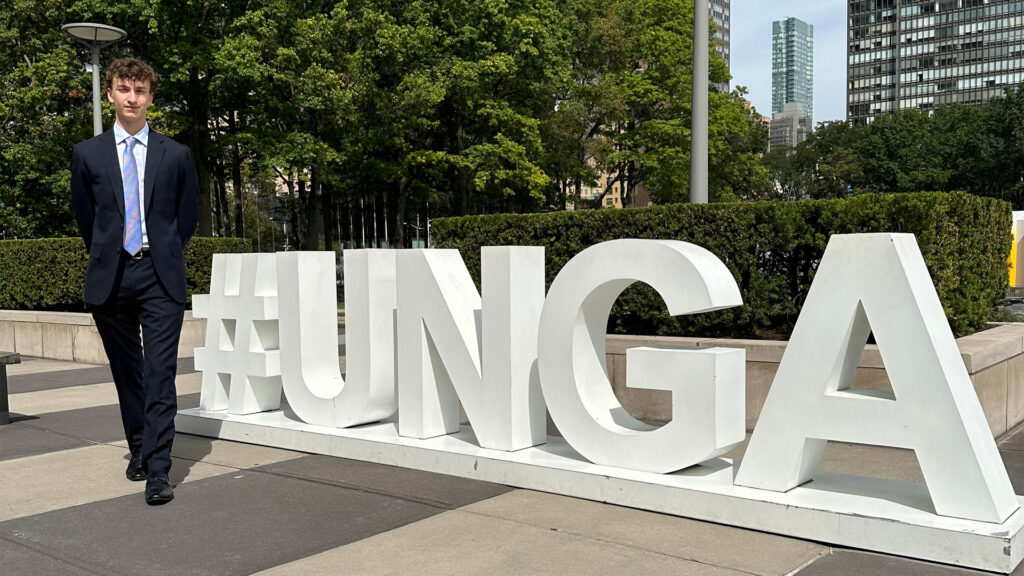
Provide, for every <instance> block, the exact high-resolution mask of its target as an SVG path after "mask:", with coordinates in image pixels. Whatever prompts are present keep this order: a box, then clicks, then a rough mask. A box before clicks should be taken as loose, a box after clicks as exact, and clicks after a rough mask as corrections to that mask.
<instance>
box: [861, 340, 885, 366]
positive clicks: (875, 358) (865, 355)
mask: <svg viewBox="0 0 1024 576" xmlns="http://www.w3.org/2000/svg"><path fill="white" fill-rule="evenodd" d="M857 367H858V368H885V364H884V363H883V362H882V354H881V353H880V352H879V351H878V346H877V345H875V344H868V345H867V346H864V352H862V353H861V355H860V360H859V361H858V362H857Z"/></svg>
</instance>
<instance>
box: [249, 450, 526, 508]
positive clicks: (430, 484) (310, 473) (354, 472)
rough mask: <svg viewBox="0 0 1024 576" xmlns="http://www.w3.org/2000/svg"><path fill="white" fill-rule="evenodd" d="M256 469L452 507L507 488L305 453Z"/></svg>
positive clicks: (492, 494) (482, 498)
mask: <svg viewBox="0 0 1024 576" xmlns="http://www.w3.org/2000/svg"><path fill="white" fill-rule="evenodd" d="M258 470H262V471H266V472H272V473H274V474H282V475H287V476H292V477H295V478H304V479H307V480H313V481H316V482H324V483H327V484H333V485H335V486H344V487H346V488H353V489H357V490H365V491H368V492H374V493H376V494H384V495H388V496H395V497H398V498H402V499H405V500H412V501H415V502H422V503H424V504H429V505H431V506H437V507H440V508H447V509H454V508H458V507H460V506H465V505H467V504H471V503H473V502H477V501H479V500H484V499H486V498H492V497H494V496H497V495H499V494H504V493H506V492H508V491H510V490H511V488H509V487H508V486H502V485H500V484H491V483H489V482H480V481H477V480H470V479H468V478H459V477H456V476H446V475H444V474H434V473H431V472H423V471H420V470H411V469H408V468H398V467H395V466H386V465H383V464H374V463H372V462H361V461H358V460H348V459H345V458H334V457H331V456H319V455H314V456H305V457H303V458H297V459H294V460H288V461H286V462H280V463H277V464H271V465H269V466H263V467H261V468H258Z"/></svg>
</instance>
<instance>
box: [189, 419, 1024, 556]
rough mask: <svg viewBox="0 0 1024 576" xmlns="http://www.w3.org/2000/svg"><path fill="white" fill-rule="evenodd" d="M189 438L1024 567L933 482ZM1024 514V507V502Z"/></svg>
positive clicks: (265, 424) (560, 447) (335, 432)
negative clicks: (939, 497)
mask: <svg viewBox="0 0 1024 576" xmlns="http://www.w3.org/2000/svg"><path fill="white" fill-rule="evenodd" d="M175 424H176V428H177V431H178V432H183V433H186V434H196V435H199V436H208V437H212V438H220V439H224V440H234V441H239V442H248V443H252V444H259V445H262V446H272V447H275V448H283V449H288V450H300V451H304V452H311V453H315V454H324V455H328V456H337V457H341V458H350V459H354V460H363V461H367V462H376V463H380V464H388V465H393V466H401V467H403V468H413V469H417V470H424V471H428V472H436V473H440V474H449V475H453V476H461V477H465V478H472V479H475V480H482V481H486V482H495V483H498V484H505V485H509V486H514V487H517V488H525V489H530V490H539V491H543V492H552V493H556V494H563V495H566V496H572V497H576V498H585V499H588V500H596V501H600V502H608V503H610V504H617V505H621V506H629V507H631V508H639V509H643V510H650V511H652V512H660V513H665V514H672V515H675V516H684V517H687V518H694V519H697V520H705V521H708V522H717V523H720V524H727V525H731V526H738V527H742V528H750V529H753V530H760V531H763V532H771V533H775V534H780V535H784V536H792V537H794V538H803V539H807V540H814V541H819V542H825V543H829V544H835V545H839V546H846V547H850V548H860V549H865V550H872V551H876V552H883V553H886V554H895V555H900V556H908V557H912V558H919V559H924V560H931V561H935V562H942V563H946V564H954V565H957V566H965V567H969V568H978V569H982V570H990V571H993V572H1002V573H1009V572H1011V571H1013V569H1014V568H1016V567H1017V565H1018V564H1020V562H1021V560H1022V559H1024V541H1022V540H1021V531H1022V528H1024V510H1017V511H1016V512H1014V513H1013V514H1012V515H1011V516H1010V517H1009V518H1008V519H1007V520H1006V521H1005V522H1003V523H1002V524H992V523H986V522H977V521H971V520H961V519H957V518H951V517H944V516H938V515H936V514H935V512H934V510H933V508H932V503H931V498H930V497H929V495H928V491H927V488H926V487H925V486H924V485H923V484H914V483H907V482H898V481H894V480H882V479H875V478H865V477H860V476H848V475H843V474H833V473H827V472H817V473H816V474H815V475H814V480H813V481H811V482H809V483H807V484H804V485H802V486H799V487H796V488H793V489H792V490H789V491H788V492H769V491H764V490H758V489H753V488H746V487H742V486H734V485H733V482H732V481H733V475H734V474H735V469H734V466H733V463H732V462H731V461H730V460H726V459H722V458H715V459H713V460H710V461H708V462H705V463H704V464H702V465H699V466H693V467H690V468H687V469H685V470H682V471H680V472H676V473H674V474H655V473H650V472H641V471H635V470H627V469H623V468H615V467H611V466H600V465H596V464H592V463H590V462H588V461H586V460H585V459H584V458H583V457H582V456H580V455H578V454H577V453H576V452H575V451H574V450H573V449H572V448H570V447H569V445H568V444H566V443H565V441H564V440H563V439H561V438H558V437H549V438H548V440H547V444H543V445H540V446H536V447H533V448H526V449H523V450H519V451H516V452H504V451H499V450H488V449H485V448H480V446H479V445H478V444H477V441H476V438H475V436H474V435H473V431H472V429H471V428H470V427H468V426H462V428H461V430H460V431H459V432H458V433H455V434H451V435H446V436H439V437H435V438H428V439H425V440H420V439H414V438H402V437H399V436H398V430H397V424H396V423H395V422H393V421H389V422H382V423H378V424H367V425H364V426H360V427H356V428H328V427H323V426H313V425H310V424H304V423H302V422H298V421H295V420H292V419H290V418H288V417H287V416H286V415H285V413H284V412H283V411H280V410H278V411H274V412H264V413H259V414H249V415H234V414H228V413H227V412H226V411H216V412H208V411H204V410H201V409H198V408H196V409H191V410H182V411H180V412H179V413H178V417H177V419H176V421H175ZM1019 500H1021V502H1022V504H1024V498H1019Z"/></svg>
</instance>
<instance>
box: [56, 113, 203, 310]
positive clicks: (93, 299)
mask: <svg viewBox="0 0 1024 576" xmlns="http://www.w3.org/2000/svg"><path fill="white" fill-rule="evenodd" d="M145 185H146V189H145V190H144V202H145V214H146V234H147V237H148V239H149V253H150V257H151V258H152V259H153V267H154V268H155V269H156V273H157V276H158V278H159V280H160V283H161V284H162V285H163V287H164V288H165V289H166V290H167V293H168V294H169V295H170V296H171V298H173V299H174V300H176V301H178V302H185V297H186V282H185V262H184V258H183V249H184V247H185V244H186V243H187V242H188V241H189V239H190V238H191V237H192V234H193V233H194V232H195V230H196V224H197V222H198V217H199V212H198V205H197V202H198V190H199V186H198V182H197V179H196V167H195V163H194V162H193V161H192V154H191V152H189V149H188V148H187V147H185V146H184V145H182V144H179V143H177V142H175V141H174V140H171V139H170V138H168V137H166V136H164V135H162V134H158V133H156V132H154V131H153V130H152V129H151V130H150V132H149V146H148V147H147V149H146V183H145ZM71 207H72V209H73V210H74V212H75V218H76V219H77V220H78V229H79V231H80V232H81V234H82V239H83V240H85V247H86V249H87V250H88V251H89V266H88V268H87V270H86V273H85V302H86V303H87V304H102V303H104V302H106V300H107V299H108V298H109V297H110V295H111V294H112V292H113V290H114V289H115V286H114V281H115V279H116V277H117V269H118V265H119V263H120V259H121V252H122V251H123V248H122V243H123V236H124V187H123V186H122V184H121V166H120V164H119V163H118V158H117V146H116V144H115V143H114V131H113V130H107V131H106V132H104V133H102V134H100V135H99V136H96V137H94V138H90V139H89V140H86V141H84V142H79V143H78V144H76V145H75V151H74V154H73V155H72V156H71Z"/></svg>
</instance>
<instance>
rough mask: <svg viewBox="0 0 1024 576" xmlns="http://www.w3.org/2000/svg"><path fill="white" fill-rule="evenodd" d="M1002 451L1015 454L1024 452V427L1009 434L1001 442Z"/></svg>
mask: <svg viewBox="0 0 1024 576" xmlns="http://www.w3.org/2000/svg"><path fill="white" fill-rule="evenodd" d="M999 449H1000V450H1004V451H1005V450H1013V451H1015V452H1024V426H1022V427H1018V428H1017V429H1016V430H1013V431H1011V432H1009V433H1008V434H1007V435H1006V436H1004V437H1003V438H1002V439H1001V440H999Z"/></svg>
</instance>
